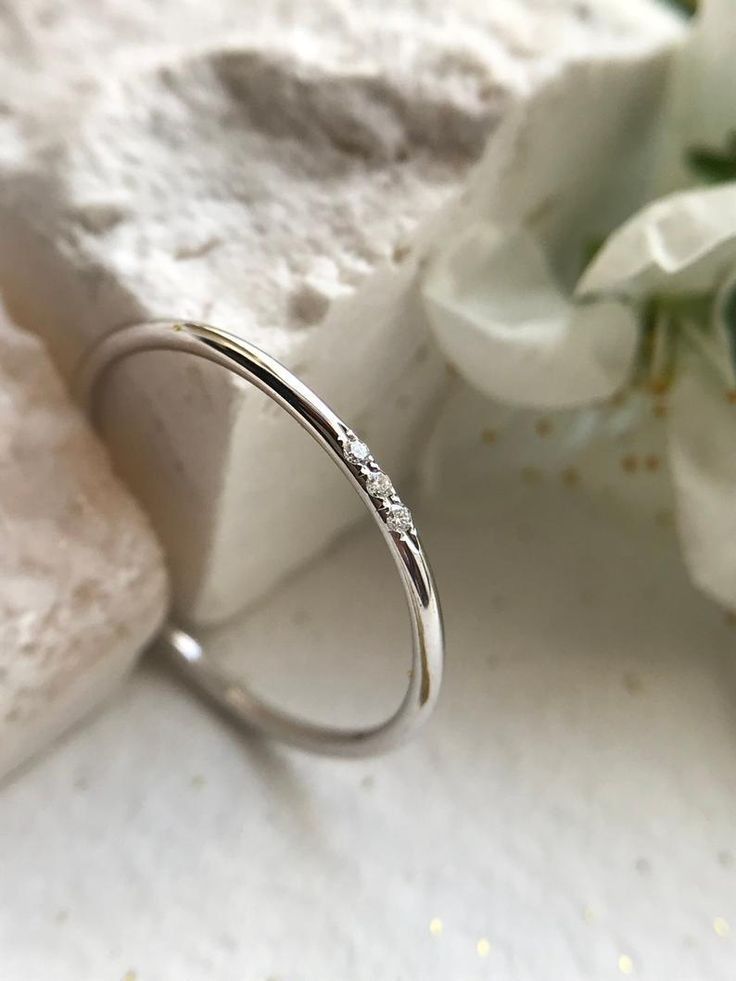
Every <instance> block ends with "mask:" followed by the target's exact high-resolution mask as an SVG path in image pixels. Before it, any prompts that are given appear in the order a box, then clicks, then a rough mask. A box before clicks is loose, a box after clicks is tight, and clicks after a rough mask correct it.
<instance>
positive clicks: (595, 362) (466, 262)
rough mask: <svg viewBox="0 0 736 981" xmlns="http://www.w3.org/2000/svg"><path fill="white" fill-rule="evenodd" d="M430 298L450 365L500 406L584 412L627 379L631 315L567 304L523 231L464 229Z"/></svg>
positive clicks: (440, 265) (613, 307) (437, 268)
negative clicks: (584, 407)
mask: <svg viewBox="0 0 736 981" xmlns="http://www.w3.org/2000/svg"><path fill="white" fill-rule="evenodd" d="M424 297H425V302H426V306H427V312H428V315H429V319H430V322H431V324H432V326H433V327H434V330H435V334H436V336H437V339H438V341H439V343H440V346H441V347H442V348H443V350H444V352H445V354H446V355H447V357H448V359H449V360H450V361H452V362H453V363H454V364H455V365H456V366H457V367H458V369H459V370H460V372H461V373H462V374H463V375H464V376H465V377H466V378H467V379H468V380H469V381H470V382H471V384H473V385H474V386H475V387H477V388H478V389H480V390H481V391H483V392H485V393H487V394H489V395H493V396H495V397H497V398H500V399H503V400H506V401H509V402H512V403H516V404H518V405H528V406H538V407H546V408H556V407H563V406H564V407H569V406H575V405H580V404H584V403H586V402H589V401H591V400H599V399H606V398H609V397H610V396H611V395H612V394H614V392H616V391H617V390H618V389H619V388H620V387H621V386H622V385H623V384H624V383H625V381H626V380H627V378H628V375H629V372H630V370H631V364H632V361H633V358H634V355H635V351H636V345H637V317H636V315H635V313H634V311H632V310H631V309H630V308H629V307H628V306H627V305H626V304H623V303H620V302H618V301H617V300H612V301H602V302H596V303H590V304H588V303H581V304H575V303H571V302H570V301H569V300H568V299H567V297H566V296H565V295H564V294H563V292H562V290H561V289H560V287H559V286H558V284H557V282H556V280H555V279H554V277H553V275H552V272H551V271H550V269H549V267H548V265H547V262H546V260H545V257H544V255H543V253H542V251H541V249H540V247H539V245H538V244H537V242H536V240H535V238H534V237H533V236H532V235H530V234H529V233H528V232H526V231H524V230H522V229H519V228H517V229H504V228H496V227H494V226H492V225H475V226H473V227H471V228H469V229H467V231H465V232H464V233H462V234H461V235H460V236H458V237H457V238H456V239H455V240H454V241H453V242H451V243H450V244H449V245H448V246H447V247H446V248H445V250H444V251H443V252H442V254H441V255H440V256H439V257H438V258H437V259H436V260H435V262H434V263H433V265H432V266H431V267H430V269H429V270H428V273H427V277H426V280H425V285H424Z"/></svg>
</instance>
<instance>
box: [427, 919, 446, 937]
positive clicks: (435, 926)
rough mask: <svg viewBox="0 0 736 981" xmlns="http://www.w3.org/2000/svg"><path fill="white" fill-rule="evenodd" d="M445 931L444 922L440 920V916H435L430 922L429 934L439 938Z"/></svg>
mask: <svg viewBox="0 0 736 981" xmlns="http://www.w3.org/2000/svg"><path fill="white" fill-rule="evenodd" d="M443 930H444V925H443V923H442V920H441V919H440V918H439V916H433V917H432V919H431V920H430V921H429V932H430V933H431V934H432V936H433V937H439V936H440V934H441V933H442V931H443Z"/></svg>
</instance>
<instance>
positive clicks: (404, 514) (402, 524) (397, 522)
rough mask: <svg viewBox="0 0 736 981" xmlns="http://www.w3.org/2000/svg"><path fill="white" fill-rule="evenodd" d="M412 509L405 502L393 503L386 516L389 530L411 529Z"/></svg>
mask: <svg viewBox="0 0 736 981" xmlns="http://www.w3.org/2000/svg"><path fill="white" fill-rule="evenodd" d="M412 524H413V522H412V520H411V511H410V510H409V508H408V507H406V506H405V505H403V504H393V505H392V506H391V507H390V508H389V511H388V515H387V517H386V525H387V527H388V530H389V531H399V532H400V531H409V529H410V528H411V527H412Z"/></svg>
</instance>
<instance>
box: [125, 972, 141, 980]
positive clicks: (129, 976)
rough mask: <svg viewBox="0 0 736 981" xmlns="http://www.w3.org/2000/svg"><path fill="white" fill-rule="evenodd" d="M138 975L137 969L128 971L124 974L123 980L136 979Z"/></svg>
mask: <svg viewBox="0 0 736 981" xmlns="http://www.w3.org/2000/svg"><path fill="white" fill-rule="evenodd" d="M137 977H138V975H137V974H136V972H135V971H126V972H125V974H124V975H123V981H136V978H137Z"/></svg>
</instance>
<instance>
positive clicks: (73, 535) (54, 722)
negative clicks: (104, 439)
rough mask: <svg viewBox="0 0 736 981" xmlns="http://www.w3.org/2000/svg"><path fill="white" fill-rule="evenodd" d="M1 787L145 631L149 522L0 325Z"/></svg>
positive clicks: (20, 339) (95, 692) (26, 338)
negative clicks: (17, 766)
mask: <svg viewBox="0 0 736 981" xmlns="http://www.w3.org/2000/svg"><path fill="white" fill-rule="evenodd" d="M0 529H1V533H0V537H1V540H2V546H1V547H0V636H1V637H2V642H1V643H0V777H2V776H3V775H4V774H6V773H7V772H8V771H9V770H10V769H12V768H13V767H15V766H16V765H18V764H19V763H21V762H23V761H24V760H25V759H26V758H28V756H30V755H31V754H32V753H33V752H34V751H35V750H37V749H39V748H41V747H42V746H43V745H44V744H45V743H46V742H47V741H48V740H49V739H51V738H52V737H53V736H54V735H56V734H58V733H59V732H60V731H61V730H62V729H64V728H66V727H67V726H68V725H70V724H71V723H73V722H75V721H76V720H77V719H78V718H79V717H80V715H81V714H82V713H83V712H85V711H86V710H88V709H89V708H91V707H92V706H93V705H95V704H96V703H97V702H98V701H99V699H100V698H101V697H102V696H103V694H105V693H106V692H107V691H108V690H109V689H110V688H111V687H112V685H113V684H114V683H115V682H116V681H117V680H118V679H119V678H120V676H121V675H123V674H124V672H125V671H126V670H127V669H128V668H129V667H130V665H131V664H132V663H133V661H134V659H135V656H136V655H137V654H138V653H139V652H140V650H141V649H142V647H143V646H144V645H145V643H146V642H147V641H148V640H149V639H150V637H151V636H152V635H153V633H154V632H155V631H156V629H157V627H158V625H159V623H160V621H161V619H162V617H163V615H164V611H165V607H166V598H167V588H166V577H165V573H164V567H163V560H162V556H161V553H160V550H159V547H158V544H157V542H156V539H155V537H154V535H153V532H152V530H151V528H150V527H149V525H148V522H147V521H146V520H145V518H144V517H143V514H142V513H141V511H140V509H139V508H138V506H137V505H136V504H135V503H134V501H133V500H132V498H131V497H130V495H129V493H128V492H127V491H125V490H124V488H123V487H122V486H121V484H120V482H119V481H118V479H117V478H115V477H114V475H113V473H112V470H111V467H110V463H109V460H108V459H107V455H106V453H105V451H104V450H103V449H102V448H101V447H100V445H99V444H98V441H97V440H96V439H95V437H94V436H93V435H92V433H91V432H90V431H89V428H88V426H87V424H86V423H85V422H84V420H83V419H82V417H81V415H80V413H79V412H78V411H77V410H76V408H74V407H73V406H72V404H71V403H70V401H69V398H68V395H67V394H66V392H65V391H64V388H63V386H62V383H61V381H60V379H59V378H58V376H57V374H56V372H55V371H54V368H53V367H52V364H51V362H50V359H49V357H48V355H47V354H46V353H45V351H44V350H43V348H42V347H41V344H40V343H39V341H38V340H37V339H36V338H32V337H31V336H30V335H28V334H27V333H25V332H24V331H20V330H18V329H17V328H15V327H13V326H11V325H10V324H9V323H8V321H7V320H6V318H5V315H4V313H3V314H2V315H1V317H0Z"/></svg>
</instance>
